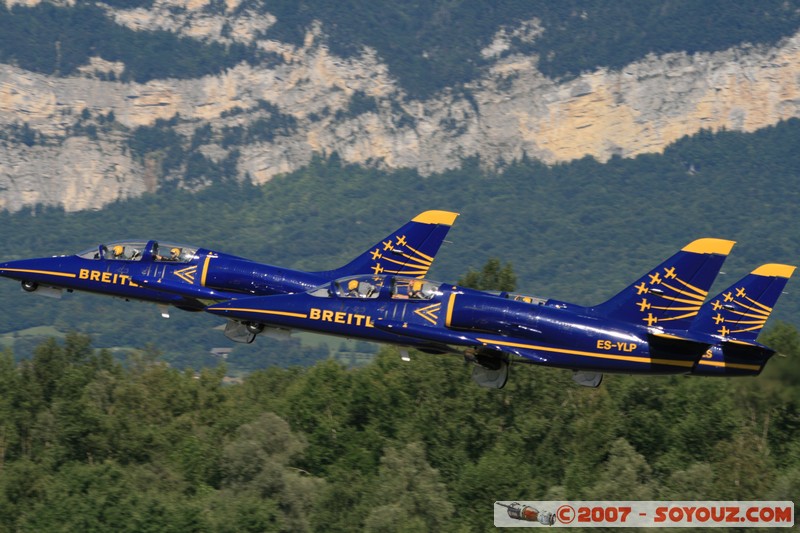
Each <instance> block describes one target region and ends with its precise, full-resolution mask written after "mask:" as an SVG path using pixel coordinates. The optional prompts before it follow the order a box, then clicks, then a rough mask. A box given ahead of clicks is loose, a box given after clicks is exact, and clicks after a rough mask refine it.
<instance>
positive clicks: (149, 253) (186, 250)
mask: <svg viewBox="0 0 800 533" xmlns="http://www.w3.org/2000/svg"><path fill="white" fill-rule="evenodd" d="M196 252H197V248H196V247H193V246H184V245H182V244H172V243H166V242H165V243H161V244H159V243H158V242H156V241H136V240H131V241H114V242H109V243H105V244H101V245H100V246H98V247H96V248H90V249H89V250H84V251H83V252H80V253H79V254H78V256H79V257H82V258H84V259H106V260H113V261H141V260H142V258H145V257H147V258H150V259H151V260H152V261H168V262H173V263H188V262H190V261H191V260H192V259H194V256H195V253H196Z"/></svg>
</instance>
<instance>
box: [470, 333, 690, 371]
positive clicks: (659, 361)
mask: <svg viewBox="0 0 800 533" xmlns="http://www.w3.org/2000/svg"><path fill="white" fill-rule="evenodd" d="M478 341H480V342H482V343H485V344H496V345H498V346H508V347H511V348H526V349H529V350H539V351H542V352H554V353H565V354H568V355H580V356H582V357H596V358H598V359H613V360H616V361H628V362H631V363H644V364H656V365H670V366H683V367H686V368H691V367H693V366H694V361H676V360H673V359H652V358H650V357H635V356H631V355H614V354H603V353H596V352H583V351H580V350H566V349H563V348H551V347H549V346H536V345H533V344H522V343H518V342H507V341H497V340H492V339H478Z"/></svg>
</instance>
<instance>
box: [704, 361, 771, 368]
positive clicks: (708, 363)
mask: <svg viewBox="0 0 800 533" xmlns="http://www.w3.org/2000/svg"><path fill="white" fill-rule="evenodd" d="M698 364H701V365H706V366H716V367H720V368H738V369H740V370H753V371H758V370H760V369H761V367H760V366H759V365H745V364H742V363H726V362H725V361H702V360H701V361H700V362H699V363H698Z"/></svg>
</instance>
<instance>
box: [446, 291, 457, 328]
mask: <svg viewBox="0 0 800 533" xmlns="http://www.w3.org/2000/svg"><path fill="white" fill-rule="evenodd" d="M455 301H456V293H454V292H451V293H450V298H449V299H448V300H447V313H446V314H445V317H444V325H445V327H448V328H449V327H450V321H451V320H452V319H453V303H455Z"/></svg>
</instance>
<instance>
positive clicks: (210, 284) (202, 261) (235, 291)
mask: <svg viewBox="0 0 800 533" xmlns="http://www.w3.org/2000/svg"><path fill="white" fill-rule="evenodd" d="M117 247H121V249H120V252H121V253H119V254H116V253H115V249H117ZM173 251H175V252H178V253H173ZM0 276H4V277H8V278H12V279H17V280H20V281H21V282H23V288H25V289H26V290H30V291H33V290H36V289H37V288H39V287H50V288H56V289H67V290H78V291H86V292H94V293H99V294H105V295H110V296H116V297H119V298H125V299H131V300H144V301H149V302H155V303H159V304H166V305H174V306H176V307H180V308H183V309H187V310H197V311H199V310H202V309H203V308H204V307H205V306H206V305H207V304H208V303H209V301H218V300H222V299H228V298H236V297H241V296H244V295H268V294H280V293H285V292H296V291H305V290H308V289H309V288H312V287H315V286H317V285H320V284H322V283H325V282H326V281H327V279H326V278H325V277H324V276H321V275H319V274H315V273H311V272H303V271H298V270H291V269H286V268H280V267H275V266H271V265H266V264H262V263H258V262H255V261H251V260H248V259H244V258H241V257H236V256H233V255H228V254H224V253H220V252H214V251H212V250H206V249H203V248H192V247H187V246H182V245H174V244H161V245H160V246H159V244H158V243H157V242H156V241H147V242H144V241H120V242H115V243H109V244H107V245H101V246H100V247H98V248H96V249H91V250H86V251H84V252H81V253H79V254H76V255H63V256H54V257H42V258H35V259H21V260H17V261H8V262H5V263H0Z"/></svg>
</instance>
